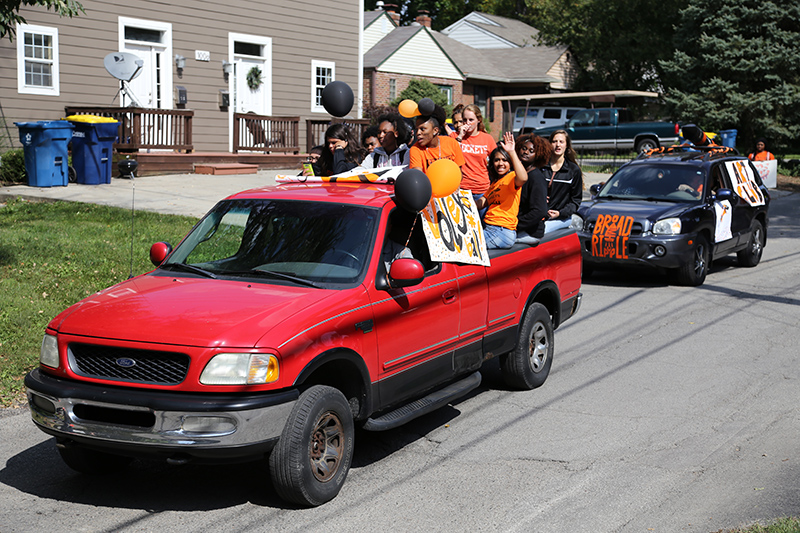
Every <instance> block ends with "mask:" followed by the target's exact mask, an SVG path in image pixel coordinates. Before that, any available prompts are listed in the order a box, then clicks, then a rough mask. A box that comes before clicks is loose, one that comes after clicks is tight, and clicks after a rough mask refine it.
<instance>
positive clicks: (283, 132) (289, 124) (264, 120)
mask: <svg viewBox="0 0 800 533" xmlns="http://www.w3.org/2000/svg"><path fill="white" fill-rule="evenodd" d="M242 150H245V151H254V152H264V153H265V154H268V153H270V152H292V153H295V154H296V153H298V152H300V117H269V116H265V115H256V114H254V113H234V114H233V153H238V152H239V151H242Z"/></svg>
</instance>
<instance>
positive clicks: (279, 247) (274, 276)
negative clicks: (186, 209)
mask: <svg viewBox="0 0 800 533" xmlns="http://www.w3.org/2000/svg"><path fill="white" fill-rule="evenodd" d="M379 213H380V212H379V210H377V209H374V208H365V207H360V206H351V205H342V204H334V203H324V202H302V201H293V200H226V201H223V202H220V203H219V204H217V205H216V206H215V207H214V209H213V210H212V211H211V212H210V213H209V214H208V215H206V216H205V218H203V220H201V221H200V223H199V224H198V225H197V226H196V227H195V228H194V229H193V230H192V232H191V233H190V234H189V235H188V236H187V237H186V239H184V241H183V242H182V243H181V244H180V245H179V246H178V247H177V248H176V249H175V251H174V252H173V253H172V254H171V255H170V257H169V258H168V260H167V261H165V262H164V263H163V264H162V265H161V266H160V268H162V269H166V270H172V271H175V270H180V271H184V272H193V273H196V274H198V275H204V276H206V277H252V278H257V279H263V280H270V281H273V280H281V281H282V282H288V283H296V284H302V285H312V286H316V284H317V283H335V284H341V283H346V284H349V283H353V282H356V281H357V280H358V279H359V277H360V275H361V272H362V271H363V270H364V269H365V268H366V264H367V260H368V258H369V252H370V250H371V248H372V247H371V243H372V241H373V240H374V237H375V225H376V221H377V219H378V216H379ZM186 265H189V267H188V268H187V266H186Z"/></svg>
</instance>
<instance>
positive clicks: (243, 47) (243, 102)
mask: <svg viewBox="0 0 800 533" xmlns="http://www.w3.org/2000/svg"><path fill="white" fill-rule="evenodd" d="M228 61H229V62H231V63H233V73H232V74H231V75H230V76H229V78H228V82H229V84H230V85H229V92H230V95H231V103H230V104H231V105H230V106H229V107H228V112H229V116H228V120H229V122H228V145H229V149H232V148H233V127H234V121H233V114H234V113H254V114H256V115H265V116H270V115H271V114H272V39H271V38H270V37H262V36H258V35H245V34H242V33H229V34H228ZM254 68H257V69H258V70H259V71H260V73H261V76H260V77H261V83H260V84H257V83H251V84H248V82H247V79H248V74H250V73H251V72H252V73H253V74H250V79H251V80H253V81H255V79H256V78H258V76H257V75H256V72H254V71H253V69H254ZM256 85H257V86H256ZM251 86H255V88H251ZM256 130H257V131H255V132H254V131H251V129H247V130H246V131H241V132H240V135H242V136H251V138H250V139H249V142H251V143H257V144H260V143H264V142H265V141H267V140H269V138H270V132H269V131H268V130H269V128H260V129H259V128H256ZM241 138H242V140H243V141H245V139H244V137H241Z"/></svg>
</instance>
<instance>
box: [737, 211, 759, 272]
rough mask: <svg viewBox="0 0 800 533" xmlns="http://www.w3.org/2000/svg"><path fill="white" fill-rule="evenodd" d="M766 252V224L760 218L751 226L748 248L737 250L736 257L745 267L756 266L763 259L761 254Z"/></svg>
mask: <svg viewBox="0 0 800 533" xmlns="http://www.w3.org/2000/svg"><path fill="white" fill-rule="evenodd" d="M763 252H764V225H763V224H761V221H760V220H753V225H752V226H751V228H750V240H749V241H747V248H745V249H744V250H742V251H741V252H737V254H736V258H737V259H738V260H739V264H740V265H742V266H744V267H754V266H756V265H757V264H758V263H759V261H761V254H762V253H763Z"/></svg>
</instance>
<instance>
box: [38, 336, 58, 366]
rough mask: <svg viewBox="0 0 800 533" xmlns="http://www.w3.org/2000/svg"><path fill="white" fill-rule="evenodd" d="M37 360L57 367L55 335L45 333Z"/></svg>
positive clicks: (56, 340)
mask: <svg viewBox="0 0 800 533" xmlns="http://www.w3.org/2000/svg"><path fill="white" fill-rule="evenodd" d="M39 362H40V363H42V364H43V365H45V366H49V367H51V368H58V339H57V338H56V336H55V335H45V336H44V338H43V339H42V349H41V350H40V352H39Z"/></svg>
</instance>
